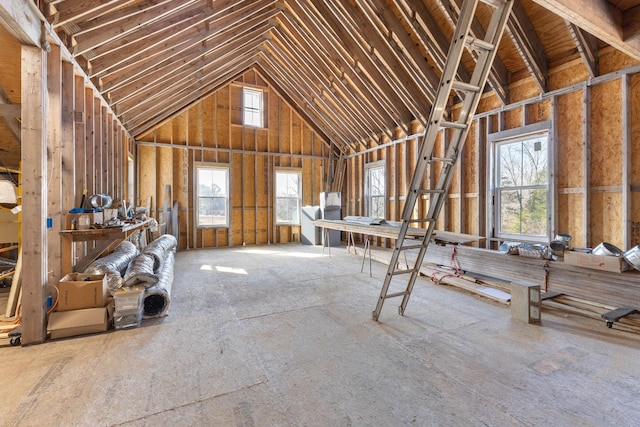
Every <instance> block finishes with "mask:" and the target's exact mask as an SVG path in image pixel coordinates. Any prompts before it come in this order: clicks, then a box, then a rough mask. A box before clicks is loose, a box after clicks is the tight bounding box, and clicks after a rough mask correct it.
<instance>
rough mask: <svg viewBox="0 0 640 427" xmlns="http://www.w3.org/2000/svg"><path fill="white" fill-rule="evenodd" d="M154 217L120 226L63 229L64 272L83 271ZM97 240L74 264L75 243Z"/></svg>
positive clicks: (61, 239) (61, 232)
mask: <svg viewBox="0 0 640 427" xmlns="http://www.w3.org/2000/svg"><path fill="white" fill-rule="evenodd" d="M151 221H152V219H147V220H145V221H142V222H136V223H126V224H124V225H122V226H119V227H105V228H89V229H86V230H61V231H60V245H61V255H62V274H63V275H65V274H68V273H71V272H74V271H75V272H83V271H84V270H85V269H86V268H87V267H88V266H89V264H91V263H92V262H93V261H95V260H96V259H97V258H99V257H100V256H102V254H105V253H108V252H111V251H112V250H113V249H114V248H115V247H116V246H118V245H119V244H120V243H121V242H122V241H123V240H125V239H127V238H129V236H131V235H132V234H133V233H134V232H136V231H138V230H144V229H145V228H147V227H148V226H149V225H150V224H151ZM91 241H95V242H97V243H96V246H95V248H93V249H89V250H88V251H87V254H86V255H85V256H83V257H82V258H80V259H79V260H78V261H77V262H76V264H75V265H74V264H73V243H75V242H91Z"/></svg>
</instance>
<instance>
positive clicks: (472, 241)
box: [313, 219, 486, 246]
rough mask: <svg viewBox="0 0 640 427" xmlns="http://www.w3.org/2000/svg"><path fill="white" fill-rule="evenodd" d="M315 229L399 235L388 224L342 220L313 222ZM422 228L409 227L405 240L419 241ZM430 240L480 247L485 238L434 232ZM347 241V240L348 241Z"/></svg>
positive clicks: (398, 232) (397, 230)
mask: <svg viewBox="0 0 640 427" xmlns="http://www.w3.org/2000/svg"><path fill="white" fill-rule="evenodd" d="M313 224H314V225H315V226H316V227H322V228H328V229H331V230H340V231H345V232H347V233H360V234H364V235H366V236H376V237H384V238H387V239H397V238H398V235H399V234H400V226H399V225H395V224H390V223H388V222H385V223H382V224H375V225H371V224H369V225H367V224H363V223H359V222H351V221H345V220H342V219H336V220H331V219H318V220H316V221H314V222H313ZM425 233H426V230H425V229H424V228H415V227H409V229H408V230H407V235H406V236H407V238H410V239H420V238H423V237H424V234H425ZM431 239H432V240H434V241H436V242H443V243H453V244H458V245H467V246H474V245H475V246H480V243H482V242H484V241H485V240H486V238H485V237H482V236H475V235H472V234H463V233H453V232H451V231H441V230H434V232H433V234H432V235H431ZM348 241H349V240H348Z"/></svg>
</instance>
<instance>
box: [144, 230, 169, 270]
mask: <svg viewBox="0 0 640 427" xmlns="http://www.w3.org/2000/svg"><path fill="white" fill-rule="evenodd" d="M177 246H178V241H177V240H176V238H175V237H173V236H172V235H171V234H163V235H162V236H160V237H158V238H157V239H155V240H154V241H153V242H150V243H149V244H148V245H147V246H146V247H145V248H144V249H143V250H142V252H143V253H145V254H147V255H150V256H152V257H153V259H154V267H153V271H154V272H156V273H157V272H158V271H160V270H161V269H162V262H163V260H164V257H165V254H166V252H168V251H171V252H175V251H176V248H177Z"/></svg>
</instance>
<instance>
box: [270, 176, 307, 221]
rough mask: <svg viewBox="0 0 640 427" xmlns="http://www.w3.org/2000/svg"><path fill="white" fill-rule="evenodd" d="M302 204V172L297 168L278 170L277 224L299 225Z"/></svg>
mask: <svg viewBox="0 0 640 427" xmlns="http://www.w3.org/2000/svg"><path fill="white" fill-rule="evenodd" d="M301 205H302V173H301V171H300V170H295V169H279V170H278V169H277V170H276V224H278V225H299V224H300V206H301Z"/></svg>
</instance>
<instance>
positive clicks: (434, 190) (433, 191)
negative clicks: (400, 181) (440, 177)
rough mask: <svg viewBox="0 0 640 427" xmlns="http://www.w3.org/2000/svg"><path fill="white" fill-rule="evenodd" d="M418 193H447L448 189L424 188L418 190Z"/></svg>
mask: <svg viewBox="0 0 640 427" xmlns="http://www.w3.org/2000/svg"><path fill="white" fill-rule="evenodd" d="M417 191H418V194H444V193H446V190H444V189H442V188H433V189H430V188H422V189H420V190H417Z"/></svg>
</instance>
